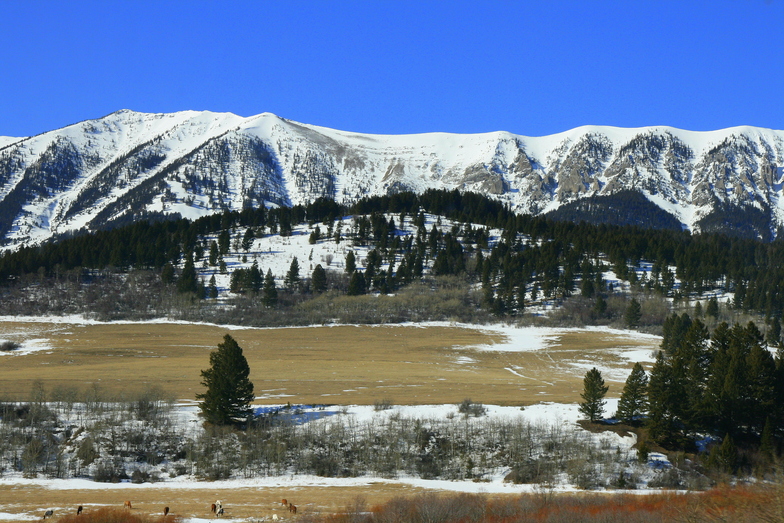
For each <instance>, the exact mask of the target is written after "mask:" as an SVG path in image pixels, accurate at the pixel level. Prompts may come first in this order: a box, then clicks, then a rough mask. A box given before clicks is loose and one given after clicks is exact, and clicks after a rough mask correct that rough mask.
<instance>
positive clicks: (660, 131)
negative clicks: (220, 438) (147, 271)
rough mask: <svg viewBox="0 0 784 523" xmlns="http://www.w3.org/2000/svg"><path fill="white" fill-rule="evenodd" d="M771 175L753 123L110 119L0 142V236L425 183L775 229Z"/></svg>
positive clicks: (530, 202)
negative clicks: (743, 216) (745, 217)
mask: <svg viewBox="0 0 784 523" xmlns="http://www.w3.org/2000/svg"><path fill="white" fill-rule="evenodd" d="M4 145H5V146H4ZM782 165H784V131H773V130H768V129H759V128H753V127H735V128H729V129H723V130H719V131H711V132H693V131H684V130H680V129H674V128H670V127H648V128H637V129H622V128H615V127H601V126H584V127H579V128H576V129H572V130H570V131H566V132H563V133H559V134H555V135H551V136H545V137H525V136H518V135H513V134H510V133H507V132H494V133H485V134H472V135H457V134H447V133H430V134H419V135H395V136H393V135H368V134H358V133H350V132H344V131H337V130H333V129H327V128H323V127H317V126H312V125H306V124H300V123H296V122H292V121H289V120H285V119H282V118H279V117H277V116H275V115H273V114H270V113H263V114H260V115H256V116H252V117H248V118H243V117H240V116H237V115H234V114H230V113H211V112H195V111H185V112H180V113H172V114H145V113H136V112H132V111H128V110H122V111H118V112H116V113H113V114H110V115H108V116H105V117H103V118H99V119H97V120H88V121H85V122H81V123H78V124H75V125H71V126H68V127H65V128H62V129H58V130H55V131H51V132H48V133H44V134H41V135H38V136H35V137H32V138H5V137H3V138H0V236H3V237H4V238H5V239H6V242H7V244H8V245H7V246H8V247H15V246H18V245H22V244H29V243H38V242H40V241H43V240H46V239H48V238H50V237H52V236H54V235H58V234H63V233H67V232H69V231H76V230H79V229H95V228H100V227H105V226H108V225H110V224H112V223H116V222H118V220H119V221H127V220H133V219H137V218H140V217H142V216H145V215H150V214H173V213H179V214H180V215H182V216H185V217H189V218H195V217H198V216H203V215H206V214H211V213H214V212H218V211H220V210H223V209H242V208H243V207H247V206H252V207H255V206H260V205H290V204H299V203H307V202H309V201H312V200H314V199H315V198H318V197H320V196H329V197H333V198H335V199H336V200H337V201H340V202H350V201H353V200H356V199H358V198H361V197H363V196H367V195H376V194H386V193H391V192H396V191H401V190H411V191H416V192H421V191H424V190H426V189H428V188H444V189H459V190H465V191H474V192H479V193H482V194H486V195H489V196H491V197H494V198H498V199H500V200H502V201H505V202H508V203H509V204H510V205H511V206H512V207H513V208H515V209H516V210H518V211H521V212H529V213H541V212H546V211H549V210H553V209H556V208H558V207H560V206H562V205H564V204H567V203H569V202H574V201H576V200H579V199H581V198H585V197H588V196H592V195H606V194H614V193H617V192H619V191H622V190H624V189H632V190H636V191H639V192H641V193H642V194H644V195H645V196H646V197H648V198H649V199H650V200H651V201H652V202H653V203H655V204H656V205H658V206H659V207H661V208H662V209H664V210H665V211H667V212H669V213H671V214H672V215H674V216H675V217H676V218H677V219H678V220H679V221H680V222H681V223H683V224H684V225H685V226H686V227H688V228H691V229H698V228H699V223H700V222H699V221H700V220H701V219H702V218H704V217H706V216H708V215H710V214H711V213H712V212H714V211H716V210H717V209H719V208H721V207H722V205H724V206H725V207H726V206H727V205H730V206H753V207H754V208H756V209H758V210H759V211H760V212H761V213H763V214H764V215H765V216H767V217H768V218H769V220H770V225H769V228H770V229H771V230H772V231H775V229H776V228H777V226H780V225H782V224H784V201H783V200H782V198H781V193H782V174H783V172H782V167H781V166H782Z"/></svg>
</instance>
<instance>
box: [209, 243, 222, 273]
mask: <svg viewBox="0 0 784 523" xmlns="http://www.w3.org/2000/svg"><path fill="white" fill-rule="evenodd" d="M219 257H220V253H219V252H218V242H216V241H215V240H212V242H211V243H210V260H209V263H210V266H211V267H215V266H216V265H218V258H219Z"/></svg>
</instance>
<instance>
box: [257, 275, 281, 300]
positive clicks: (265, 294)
mask: <svg viewBox="0 0 784 523" xmlns="http://www.w3.org/2000/svg"><path fill="white" fill-rule="evenodd" d="M261 302H262V303H263V304H264V305H266V306H267V307H274V306H275V305H277V303H278V289H277V288H276V287H275V277H274V276H272V271H271V270H270V269H267V275H266V276H264V289H263V291H262V297H261Z"/></svg>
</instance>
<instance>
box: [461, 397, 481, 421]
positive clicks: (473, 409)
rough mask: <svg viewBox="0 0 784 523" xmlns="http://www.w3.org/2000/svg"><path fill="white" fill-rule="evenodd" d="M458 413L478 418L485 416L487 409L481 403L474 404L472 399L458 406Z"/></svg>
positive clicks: (465, 400) (467, 399)
mask: <svg viewBox="0 0 784 523" xmlns="http://www.w3.org/2000/svg"><path fill="white" fill-rule="evenodd" d="M457 411H458V412H459V413H460V414H462V415H463V416H465V417H466V418H468V417H474V418H478V417H480V416H484V415H485V414H486V413H487V408H485V406H484V405H482V404H481V403H474V402H473V401H471V398H466V399H464V400H463V401H462V402H460V404H458V406H457Z"/></svg>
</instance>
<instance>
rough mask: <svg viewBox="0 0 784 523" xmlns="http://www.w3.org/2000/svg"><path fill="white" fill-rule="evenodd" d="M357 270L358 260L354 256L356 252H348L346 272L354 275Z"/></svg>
mask: <svg viewBox="0 0 784 523" xmlns="http://www.w3.org/2000/svg"><path fill="white" fill-rule="evenodd" d="M356 270H357V259H356V256H354V251H348V254H347V255H346V272H347V273H348V274H353V273H354V271H356Z"/></svg>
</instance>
